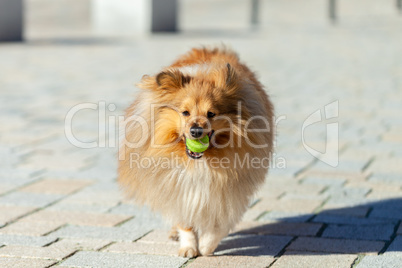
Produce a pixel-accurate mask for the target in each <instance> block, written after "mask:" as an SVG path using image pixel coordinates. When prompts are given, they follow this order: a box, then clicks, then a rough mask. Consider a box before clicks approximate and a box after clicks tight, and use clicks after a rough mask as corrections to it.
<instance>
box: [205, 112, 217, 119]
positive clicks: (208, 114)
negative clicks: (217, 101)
mask: <svg viewBox="0 0 402 268" xmlns="http://www.w3.org/2000/svg"><path fill="white" fill-rule="evenodd" d="M207 116H208V118H212V117H214V116H215V114H214V113H213V112H208V113H207Z"/></svg>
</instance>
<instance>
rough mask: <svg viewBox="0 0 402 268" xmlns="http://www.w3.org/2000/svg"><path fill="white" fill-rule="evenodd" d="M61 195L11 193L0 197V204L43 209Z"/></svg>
mask: <svg viewBox="0 0 402 268" xmlns="http://www.w3.org/2000/svg"><path fill="white" fill-rule="evenodd" d="M62 197H63V196H62V195H55V194H36V193H24V192H13V193H10V194H8V195H5V196H2V197H0V204H5V205H14V206H27V207H28V206H33V207H45V206H47V205H49V204H51V203H53V202H55V201H57V200H59V199H61V198H62Z"/></svg>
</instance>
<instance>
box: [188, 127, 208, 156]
mask: <svg viewBox="0 0 402 268" xmlns="http://www.w3.org/2000/svg"><path fill="white" fill-rule="evenodd" d="M213 134H214V130H212V131H211V132H209V133H208V137H209V140H211V137H212V135H213ZM186 139H187V138H186V137H184V141H185V140H186ZM186 153H187V155H188V157H190V158H192V159H200V158H201V157H202V156H203V155H204V152H201V153H197V152H193V151H191V150H190V149H189V148H188V147H187V145H186Z"/></svg>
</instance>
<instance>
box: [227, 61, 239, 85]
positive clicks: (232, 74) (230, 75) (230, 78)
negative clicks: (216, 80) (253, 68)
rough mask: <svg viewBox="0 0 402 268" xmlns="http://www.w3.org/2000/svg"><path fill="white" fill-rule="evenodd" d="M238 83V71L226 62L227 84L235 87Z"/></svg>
mask: <svg viewBox="0 0 402 268" xmlns="http://www.w3.org/2000/svg"><path fill="white" fill-rule="evenodd" d="M236 83H237V75H236V71H235V70H234V69H233V67H232V66H231V65H230V64H229V63H228V64H226V86H227V87H233V86H235V85H236Z"/></svg>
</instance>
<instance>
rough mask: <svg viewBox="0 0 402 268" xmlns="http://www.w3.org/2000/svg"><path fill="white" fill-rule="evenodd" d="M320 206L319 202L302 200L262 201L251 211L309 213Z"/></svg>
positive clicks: (320, 202)
mask: <svg viewBox="0 0 402 268" xmlns="http://www.w3.org/2000/svg"><path fill="white" fill-rule="evenodd" d="M321 204H322V201H321V200H303V199H287V200H282V199H280V200H267V199H264V198H263V199H262V200H261V201H260V202H258V203H257V204H256V205H255V207H253V209H257V210H278V211H285V212H298V213H311V212H313V211H314V210H315V209H317V208H318V207H320V205H321Z"/></svg>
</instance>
